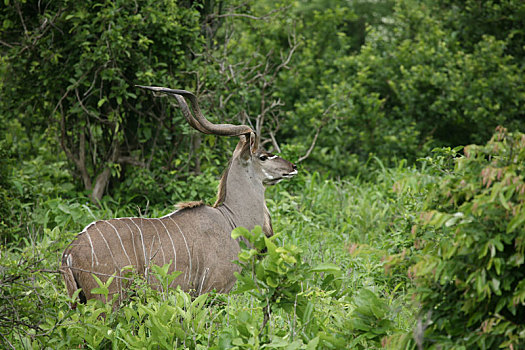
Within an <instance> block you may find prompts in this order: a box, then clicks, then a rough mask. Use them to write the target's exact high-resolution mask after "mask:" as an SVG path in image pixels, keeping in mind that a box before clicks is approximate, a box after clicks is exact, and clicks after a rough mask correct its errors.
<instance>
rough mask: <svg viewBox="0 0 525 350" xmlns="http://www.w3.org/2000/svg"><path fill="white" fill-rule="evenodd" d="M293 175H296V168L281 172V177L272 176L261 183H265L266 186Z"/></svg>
mask: <svg viewBox="0 0 525 350" xmlns="http://www.w3.org/2000/svg"><path fill="white" fill-rule="evenodd" d="M295 175H297V170H294V171H292V172H291V173H287V174H283V175H282V176H281V177H274V178H271V179H265V180H264V181H263V184H264V185H266V186H273V185H277V184H278V183H279V182H281V181H282V180H284V179H289V178H291V177H294V176H295Z"/></svg>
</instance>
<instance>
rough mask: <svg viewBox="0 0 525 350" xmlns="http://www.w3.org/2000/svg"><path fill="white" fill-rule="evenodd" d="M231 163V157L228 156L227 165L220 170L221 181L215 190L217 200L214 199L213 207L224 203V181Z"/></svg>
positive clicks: (226, 179)
mask: <svg viewBox="0 0 525 350" xmlns="http://www.w3.org/2000/svg"><path fill="white" fill-rule="evenodd" d="M231 165H232V158H230V160H229V162H228V166H227V167H226V169H225V170H224V171H223V172H222V175H221V181H220V182H219V189H218V190H217V200H216V201H215V204H213V207H214V208H217V207H218V206H219V205H221V204H222V203H224V199H225V198H226V182H227V181H228V173H229V171H230V167H231Z"/></svg>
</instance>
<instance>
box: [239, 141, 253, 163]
mask: <svg viewBox="0 0 525 350" xmlns="http://www.w3.org/2000/svg"><path fill="white" fill-rule="evenodd" d="M250 147H251V136H250V135H248V134H247V135H241V136H240V137H239V143H238V144H237V148H236V150H235V151H236V153H237V152H238V153H237V154H239V156H240V158H241V159H242V160H245V161H247V160H248V159H250V157H251V155H252V152H251V150H250Z"/></svg>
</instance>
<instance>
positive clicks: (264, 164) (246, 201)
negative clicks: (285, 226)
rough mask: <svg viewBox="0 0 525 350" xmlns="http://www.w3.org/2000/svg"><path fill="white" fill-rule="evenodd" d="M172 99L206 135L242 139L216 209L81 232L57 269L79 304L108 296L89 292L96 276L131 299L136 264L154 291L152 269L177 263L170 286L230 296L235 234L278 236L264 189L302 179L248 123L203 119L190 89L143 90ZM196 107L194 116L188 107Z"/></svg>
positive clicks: (187, 209) (189, 206) (194, 207)
mask: <svg viewBox="0 0 525 350" xmlns="http://www.w3.org/2000/svg"><path fill="white" fill-rule="evenodd" d="M139 87H141V88H144V89H148V90H152V91H154V92H160V93H166V94H169V95H172V96H174V97H175V98H176V99H177V101H178V104H179V106H180V108H181V110H182V113H183V115H184V117H185V118H186V120H187V121H188V123H189V124H190V125H191V126H192V127H193V128H195V129H197V130H198V131H200V132H202V133H205V134H215V135H221V136H239V137H240V140H239V142H238V144H237V147H236V148H235V150H234V152H233V156H232V158H231V160H230V162H229V164H228V167H227V169H226V170H225V172H224V174H223V175H222V178H221V180H220V184H219V190H218V195H217V197H218V198H217V201H216V203H215V204H214V205H213V207H210V206H207V205H204V204H203V203H202V202H192V203H183V204H182V205H180V206H179V209H178V210H176V211H174V212H173V213H171V214H168V215H166V216H164V217H161V218H138V217H136V218H117V219H111V220H100V221H96V222H93V223H91V224H89V225H88V226H87V227H86V228H85V229H84V230H83V231H82V232H80V233H79V234H78V236H77V237H76V238H75V240H74V241H73V242H72V243H71V244H70V245H69V246H68V247H67V249H66V250H65V252H64V253H63V255H62V264H61V268H60V271H61V273H62V276H63V277H64V280H65V283H66V287H67V290H68V293H69V295H70V296H72V295H73V294H74V292H75V291H76V290H78V289H79V288H82V291H81V292H80V300H81V301H85V300H86V299H91V298H98V299H100V300H102V301H104V300H103V298H104V297H103V296H102V295H99V294H93V293H91V290H92V289H93V288H95V287H98V285H97V283H96V281H95V279H94V278H93V277H92V274H94V275H96V276H98V277H99V278H100V279H101V280H102V281H107V279H108V278H109V277H110V276H115V279H114V280H113V282H112V284H111V285H110V288H109V292H110V295H114V294H115V293H118V294H119V298H120V299H122V297H123V296H124V295H126V291H125V288H126V283H127V278H126V277H124V276H123V272H122V269H123V268H124V267H126V266H132V267H133V269H134V270H135V272H136V273H138V274H140V275H143V276H144V277H145V278H146V279H147V280H148V281H149V282H151V284H152V285H153V286H154V287H157V288H158V286H156V283H157V282H156V280H155V279H154V278H153V277H152V276H150V275H149V273H150V266H151V265H152V264H156V265H160V266H163V265H164V264H167V263H169V262H170V261H172V264H171V266H170V271H173V270H176V271H181V272H182V273H181V275H179V276H178V277H177V278H176V279H175V280H174V282H173V283H172V285H171V287H174V286H177V285H180V286H181V288H182V289H183V290H185V291H194V292H195V293H197V294H202V293H206V292H209V291H211V290H214V289H215V290H217V291H218V292H228V291H229V290H230V289H231V288H232V287H233V285H234V283H235V281H236V279H235V276H234V272H235V271H239V269H240V268H239V266H237V265H236V264H234V263H233V261H234V260H236V259H237V254H238V253H239V251H240V247H239V242H238V241H236V240H233V239H232V238H231V236H230V234H231V232H232V230H233V229H234V228H236V227H239V226H242V227H245V228H247V229H250V230H251V229H253V228H254V227H255V226H256V225H260V226H261V227H262V228H263V231H264V233H265V234H266V235H267V236H271V235H273V231H272V223H271V219H270V213H269V212H268V208H267V207H266V203H265V199H264V193H265V188H266V186H269V185H274V184H276V183H278V182H279V181H281V180H282V179H284V178H290V177H292V176H294V175H295V174H297V168H296V166H295V165H294V164H292V163H290V162H289V161H287V160H285V159H283V158H280V157H279V156H276V155H273V154H271V153H268V152H266V151H264V150H262V149H260V148H259V147H258V141H257V137H256V135H255V133H254V132H253V130H252V129H251V128H250V127H249V126H246V125H231V124H213V123H211V122H209V121H208V120H207V119H206V118H205V117H204V116H203V115H202V113H201V110H200V108H199V105H198V103H197V98H196V96H195V95H194V94H192V93H191V92H188V91H185V90H173V89H168V88H162V87H149V86H139ZM185 97H186V98H188V99H189V100H190V102H191V107H192V110H193V114H194V115H192V113H191V111H190V109H189V108H188V105H187V104H186V100H185Z"/></svg>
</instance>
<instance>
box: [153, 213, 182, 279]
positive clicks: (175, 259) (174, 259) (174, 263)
mask: <svg viewBox="0 0 525 350" xmlns="http://www.w3.org/2000/svg"><path fill="white" fill-rule="evenodd" d="M157 220H159V221H160V223H161V224H162V226H164V229H165V230H166V234H167V235H168V238H169V239H170V241H171V246H172V248H173V270H174V271H177V250H176V249H175V244H174V243H173V239H172V238H171V235H170V231H168V228H167V227H166V225H164V223H163V222H162V220H161V219H157Z"/></svg>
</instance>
